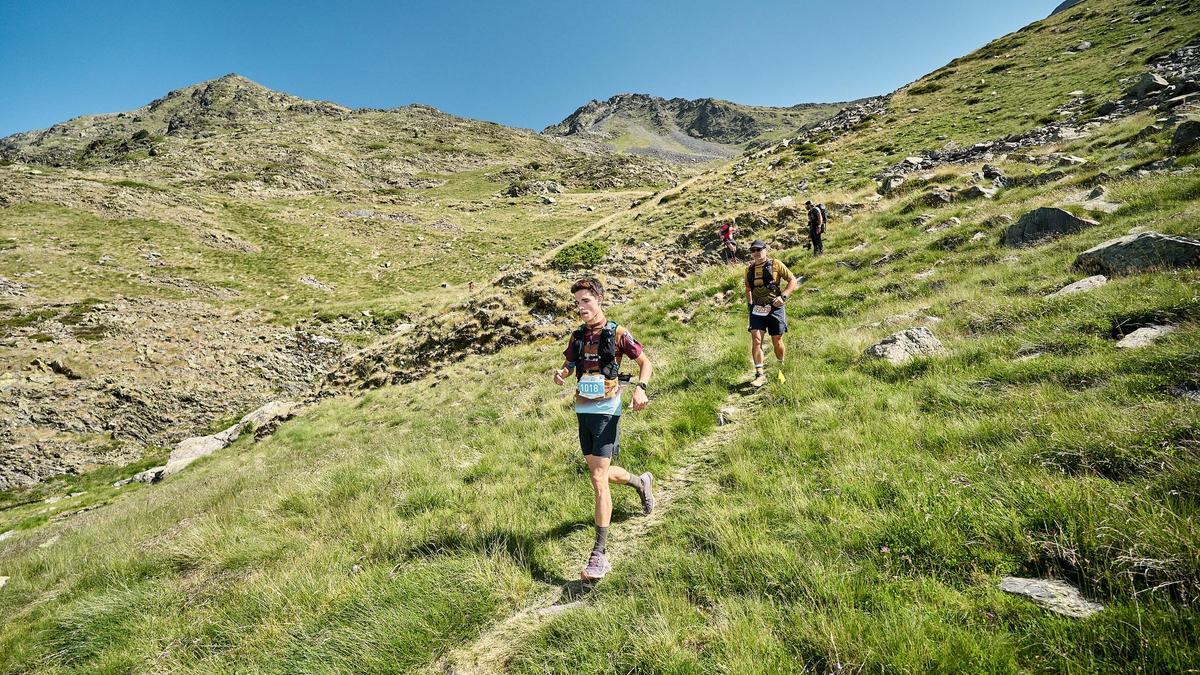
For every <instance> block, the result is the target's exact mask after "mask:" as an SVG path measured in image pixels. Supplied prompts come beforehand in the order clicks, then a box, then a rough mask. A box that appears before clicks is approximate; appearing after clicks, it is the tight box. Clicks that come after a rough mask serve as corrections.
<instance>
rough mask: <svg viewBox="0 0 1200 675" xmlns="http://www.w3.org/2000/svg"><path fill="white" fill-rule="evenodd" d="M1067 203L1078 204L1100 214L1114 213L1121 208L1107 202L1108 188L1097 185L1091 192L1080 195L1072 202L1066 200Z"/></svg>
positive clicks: (1114, 203) (1112, 202)
mask: <svg viewBox="0 0 1200 675" xmlns="http://www.w3.org/2000/svg"><path fill="white" fill-rule="evenodd" d="M1068 203H1072V204H1079V205H1080V206H1082V207H1083V208H1085V209H1087V210H1088V211H1099V212H1101V213H1115V212H1116V211H1117V209H1119V208H1121V204H1119V203H1117V202H1114V201H1109V193H1108V188H1106V187H1104V186H1103V185H1097V186H1096V187H1094V188H1092V190H1091V192H1088V193H1086V194H1083V195H1080V196H1078V197H1076V198H1075V199H1073V200H1068Z"/></svg>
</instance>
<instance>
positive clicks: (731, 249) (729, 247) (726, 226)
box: [717, 220, 737, 263]
mask: <svg viewBox="0 0 1200 675" xmlns="http://www.w3.org/2000/svg"><path fill="white" fill-rule="evenodd" d="M717 232H718V233H719V234H720V235H721V249H722V253H721V255H722V256H724V258H725V262H726V263H735V262H737V242H736V241H734V240H733V221H730V220H727V221H725V222H723V223H721V227H720V229H718V230H717Z"/></svg>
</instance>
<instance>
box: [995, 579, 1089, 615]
mask: <svg viewBox="0 0 1200 675" xmlns="http://www.w3.org/2000/svg"><path fill="white" fill-rule="evenodd" d="M1000 590H1002V591H1004V592H1006V593H1012V594H1014V595H1023V596H1025V597H1027V598H1029V599H1030V600H1033V601H1034V602H1035V603H1037V604H1038V605H1039V606H1041V607H1044V608H1046V609H1048V610H1050V611H1051V612H1054V613H1056V614H1062V615H1065V616H1071V617H1075V618H1077V619H1084V618H1087V617H1089V616H1091V615H1093V614H1095V613H1096V612H1099V611H1100V610H1102V609H1104V606H1103V605H1100V604H1097V603H1094V602H1089V601H1087V600H1085V599H1084V597H1083V596H1082V595H1080V593H1079V589H1078V588H1075V587H1074V586H1072V585H1071V584H1068V583H1067V582H1065V581H1058V580H1056V579H1022V578H1020V577H1004V579H1003V580H1002V581H1001V582H1000Z"/></svg>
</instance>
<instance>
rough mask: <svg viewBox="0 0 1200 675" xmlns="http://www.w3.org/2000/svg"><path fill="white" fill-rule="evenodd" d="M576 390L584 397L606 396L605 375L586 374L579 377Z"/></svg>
mask: <svg viewBox="0 0 1200 675" xmlns="http://www.w3.org/2000/svg"><path fill="white" fill-rule="evenodd" d="M576 390H577V391H578V392H579V395H580V396H582V397H584V398H592V399H596V398H604V376H603V375H601V374H599V373H593V374H588V375H584V376H583V377H581V378H579V385H578V386H577V387H576Z"/></svg>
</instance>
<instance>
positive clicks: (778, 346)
mask: <svg viewBox="0 0 1200 675" xmlns="http://www.w3.org/2000/svg"><path fill="white" fill-rule="evenodd" d="M771 346H772V347H774V348H775V358H777V359H779V365H780V366H782V365H783V357H785V356H787V347H786V346H784V344H783V336H782V335H772V336H771Z"/></svg>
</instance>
